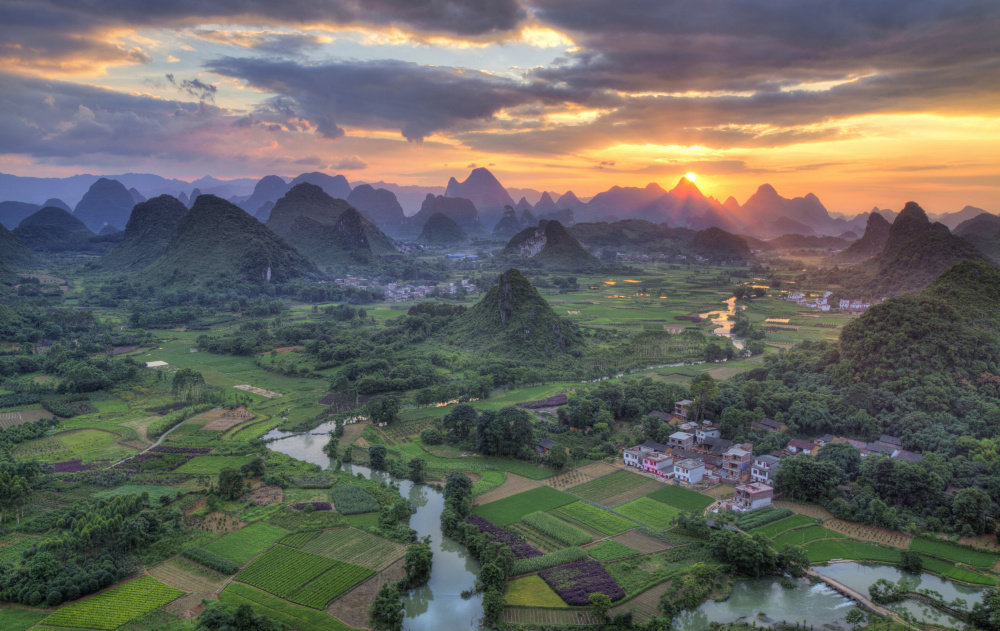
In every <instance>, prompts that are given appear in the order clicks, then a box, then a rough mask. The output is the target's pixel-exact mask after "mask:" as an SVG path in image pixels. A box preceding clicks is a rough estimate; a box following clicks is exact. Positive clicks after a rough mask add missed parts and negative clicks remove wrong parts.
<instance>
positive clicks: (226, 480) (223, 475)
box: [219, 467, 243, 500]
mask: <svg viewBox="0 0 1000 631" xmlns="http://www.w3.org/2000/svg"><path fill="white" fill-rule="evenodd" d="M242 494H243V476H242V475H240V472H239V471H238V470H237V469H236V468H234V467H223V469H222V471H220V472H219V495H220V496H221V497H222V499H224V500H235V499H236V498H238V497H239V496H240V495H242Z"/></svg>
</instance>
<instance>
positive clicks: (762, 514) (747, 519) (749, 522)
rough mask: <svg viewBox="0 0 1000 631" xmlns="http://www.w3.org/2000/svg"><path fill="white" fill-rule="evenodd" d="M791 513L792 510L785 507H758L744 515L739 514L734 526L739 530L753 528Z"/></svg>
mask: <svg viewBox="0 0 1000 631" xmlns="http://www.w3.org/2000/svg"><path fill="white" fill-rule="evenodd" d="M791 514H792V511H791V510H789V509H787V508H773V507H772V508H760V509H758V510H755V511H751V512H749V513H747V514H746V515H740V516H739V517H738V518H737V519H736V527H737V528H739V529H740V530H753V529H754V528H759V527H761V526H763V525H765V524H770V523H771V522H774V521H778V520H779V519H784V518H785V517H789V516H791Z"/></svg>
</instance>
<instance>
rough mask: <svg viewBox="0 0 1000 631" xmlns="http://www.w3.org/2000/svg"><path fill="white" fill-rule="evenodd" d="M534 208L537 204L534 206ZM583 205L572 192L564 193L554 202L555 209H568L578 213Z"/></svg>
mask: <svg viewBox="0 0 1000 631" xmlns="http://www.w3.org/2000/svg"><path fill="white" fill-rule="evenodd" d="M535 205H536V206H537V205H538V204H535ZM584 206H585V204H584V203H583V202H582V201H580V198H579V197H577V196H576V194H575V193H574V192H573V191H566V192H565V193H564V194H563V195H562V196H560V197H559V199H557V200H556V208H557V209H559V208H569V209H570V210H573V211H576V212H579V211H580V210H582V209H583V208H584Z"/></svg>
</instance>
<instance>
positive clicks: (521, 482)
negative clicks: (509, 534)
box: [472, 473, 542, 506]
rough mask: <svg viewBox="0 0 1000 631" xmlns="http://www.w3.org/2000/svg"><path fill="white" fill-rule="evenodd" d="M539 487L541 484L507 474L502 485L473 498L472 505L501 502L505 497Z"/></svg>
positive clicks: (513, 474) (514, 474)
mask: <svg viewBox="0 0 1000 631" xmlns="http://www.w3.org/2000/svg"><path fill="white" fill-rule="evenodd" d="M539 486H542V484H541V482H538V481H536V480H530V479H528V478H525V477H523V476H520V475H517V474H516V473H508V474H507V480H506V481H504V483H503V484H501V485H500V486H498V487H497V488H495V489H493V490H492V491H487V492H486V493H483V494H482V495H480V496H479V497H475V498H473V500H472V503H473V505H475V506H482V505H483V504H489V503H490V502H495V501H497V500H502V499H503V498H505V497H510V496H511V495H517V494H518V493H522V492H524V491H529V490H531V489H534V488H537V487H539Z"/></svg>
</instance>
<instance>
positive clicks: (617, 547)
mask: <svg viewBox="0 0 1000 631" xmlns="http://www.w3.org/2000/svg"><path fill="white" fill-rule="evenodd" d="M587 554H589V555H590V556H591V557H593V558H594V559H596V560H598V561H602V562H606V561H617V560H618V559H624V558H626V557H630V556H635V555H637V554H639V552H638V551H637V550H633V549H632V548H630V547H628V546H626V545H624V544H621V543H618V542H617V541H612V540H611V539H607V540H605V541H602V542H600V543H599V544H597V545H596V546H592V547H590V548H587Z"/></svg>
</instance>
